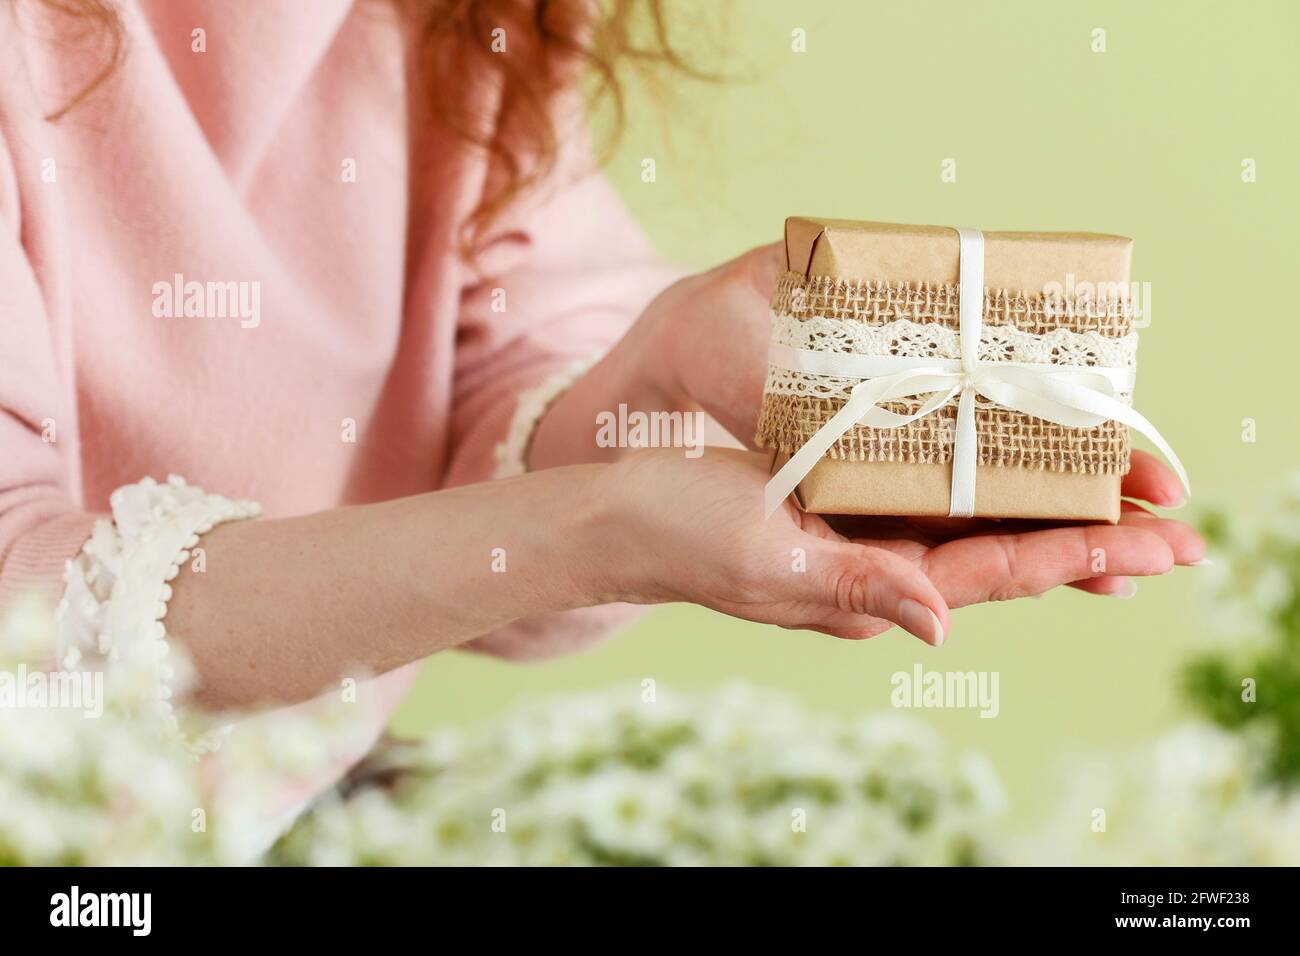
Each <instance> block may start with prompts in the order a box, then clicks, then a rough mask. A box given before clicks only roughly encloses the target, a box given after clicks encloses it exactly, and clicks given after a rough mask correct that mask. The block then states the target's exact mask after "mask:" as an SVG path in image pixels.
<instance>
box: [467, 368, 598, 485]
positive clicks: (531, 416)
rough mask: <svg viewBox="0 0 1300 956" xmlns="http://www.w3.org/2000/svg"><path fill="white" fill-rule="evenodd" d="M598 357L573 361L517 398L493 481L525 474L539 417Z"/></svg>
mask: <svg viewBox="0 0 1300 956" xmlns="http://www.w3.org/2000/svg"><path fill="white" fill-rule="evenodd" d="M601 354H602V353H599V352H598V353H594V354H592V355H588V356H587V357H585V358H581V359H575V360H574V361H572V362H570V363H569V364H568V365H566V366H565V367H564V368H563V369H561V370H560V371H558V372H556V373H555V374H554V375H552V376H551V377H550V378H548V379H546V380H545V381H544V382H542V383H541V384H540V385H538V386H536V387H535V388H530V389H529V390H528V391H526V392H524V393H523V394H522V395H520V396H519V404H518V405H517V406H516V407H515V414H514V417H513V418H512V419H511V420H510V427H509V428H508V429H507V430H506V437H505V440H504V441H502V442H501V443H500V444H498V445H497V447H496V469H495V470H494V471H493V473H492V477H493V478H512V477H514V476H515V475H522V474H525V473H526V472H527V471H528V447H529V445H530V444H531V443H532V440H533V433H534V432H535V431H537V426H538V424H539V423H540V422H541V420H542V416H543V415H545V414H546V411H547V409H549V408H550V407H551V405H552V404H554V403H555V401H556V399H558V398H559V397H560V396H561V395H563V394H564V393H565V392H567V391H568V390H569V389H570V388H571V387H572V386H573V383H574V382H576V381H577V380H578V379H580V378H582V376H584V375H586V374H587V372H588V370H589V369H590V368H591V367H592V366H593V365H595V364H596V363H597V362H598V361H600V358H601Z"/></svg>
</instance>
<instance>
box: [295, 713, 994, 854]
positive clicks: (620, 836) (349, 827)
mask: <svg viewBox="0 0 1300 956" xmlns="http://www.w3.org/2000/svg"><path fill="white" fill-rule="evenodd" d="M1001 801H1002V797H1001V791H1000V789H999V787H998V784H997V782H996V779H995V777H994V775H993V773H992V771H991V769H990V768H989V767H988V765H987V764H985V763H983V762H982V761H979V760H978V759H975V758H966V759H964V760H960V761H955V760H953V759H952V758H951V757H950V756H949V755H948V754H946V753H945V752H944V749H943V748H942V747H941V746H940V745H939V743H938V741H937V740H936V739H935V738H934V737H932V736H931V735H929V734H928V733H927V732H926V731H925V728H924V727H922V726H921V725H919V724H915V723H912V722H910V721H899V720H897V719H895V718H892V717H891V718H883V719H870V720H866V721H862V722H859V723H854V724H847V725H846V724H845V723H844V722H843V721H840V720H833V719H830V718H822V717H816V716H812V715H810V714H808V713H807V712H805V711H803V710H802V709H800V708H799V707H798V706H796V705H795V704H794V703H793V702H792V701H790V700H788V699H786V698H784V697H782V696H779V695H773V694H770V693H764V692H756V691H752V690H749V689H745V688H741V687H732V688H727V689H724V690H722V691H720V692H716V693H711V694H707V695H703V694H702V695H698V696H681V697H679V696H676V695H672V696H670V695H667V694H665V693H663V692H660V693H659V694H658V699H656V700H653V701H646V700H643V699H642V696H641V694H640V692H639V691H638V690H637V689H635V688H628V689H626V690H623V691H613V692H606V693H602V694H593V695H585V696H579V697H572V698H567V699H560V700H557V701H553V702H551V703H547V704H543V705H540V706H536V707H533V708H531V709H526V710H523V711H520V712H518V713H517V714H516V715H514V716H513V717H511V718H509V719H507V720H506V721H505V722H503V723H500V724H498V725H495V726H492V727H489V728H486V729H484V730H483V731H481V732H479V733H477V734H468V735H466V734H460V733H453V734H442V735H439V736H435V737H433V738H431V739H429V740H428V741H427V742H424V743H422V744H419V745H396V746H393V747H390V748H389V749H388V750H387V752H385V753H384V754H383V755H382V756H380V757H379V758H377V759H376V760H374V761H372V762H371V764H370V766H368V767H367V768H365V769H364V770H363V771H362V772H361V773H360V774H359V775H358V779H357V781H356V784H355V787H354V789H353V790H352V792H350V793H346V795H344V796H338V795H335V796H332V797H330V798H328V799H326V800H325V801H323V802H322V803H321V804H320V805H318V806H317V807H316V808H315V809H314V810H313V811H312V812H311V813H309V814H308V815H306V816H305V817H304V818H303V819H302V820H300V821H299V823H298V824H297V826H296V827H295V828H294V829H293V831H292V832H291V833H289V834H288V835H287V836H286V838H285V839H284V840H282V841H281V843H280V845H279V847H278V848H277V851H276V852H275V854H274V858H275V860H276V861H277V862H282V863H297V864H352V863H358V864H431V863H434V864H439V863H441V864H489V865H492V864H498V865H516V864H522V865H564V864H633V865H719V864H720V865H762V864H774V865H804V864H808V865H822V864H829V865H835V864H840V865H854V864H880V865H900V864H901V865H906V864H940V865H946V864H985V863H989V862H992V861H993V860H994V859H995V854H994V852H993V849H992V845H991V842H990V841H991V831H992V827H991V824H992V821H993V819H994V818H995V816H996V815H997V813H998V811H999V809H1000V807H1001Z"/></svg>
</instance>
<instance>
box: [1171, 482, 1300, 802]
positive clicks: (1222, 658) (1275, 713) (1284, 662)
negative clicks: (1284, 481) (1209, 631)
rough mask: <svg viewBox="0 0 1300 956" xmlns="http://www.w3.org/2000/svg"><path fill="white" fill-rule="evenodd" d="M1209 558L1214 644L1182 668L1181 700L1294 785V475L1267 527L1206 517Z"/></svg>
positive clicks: (1297, 748) (1298, 720) (1299, 496)
mask: <svg viewBox="0 0 1300 956" xmlns="http://www.w3.org/2000/svg"><path fill="white" fill-rule="evenodd" d="M1204 531H1205V533H1206V538H1207V540H1208V541H1209V542H1210V548H1211V551H1212V552H1213V553H1214V554H1215V558H1214V560H1215V563H1214V564H1213V565H1211V566H1210V567H1208V568H1206V570H1207V571H1208V572H1210V592H1211V601H1210V605H1211V614H1212V615H1213V618H1214V623H1215V625H1216V630H1217V631H1218V633H1219V634H1220V636H1221V640H1220V641H1218V642H1217V643H1216V645H1215V646H1214V647H1213V648H1210V649H1209V650H1207V651H1206V652H1204V653H1202V654H1201V655H1200V656H1198V657H1197V658H1196V659H1194V660H1193V661H1192V663H1191V664H1190V665H1189V666H1188V667H1187V669H1186V671H1185V674H1184V686H1185V690H1186V692H1187V696H1188V698H1189V699H1190V700H1191V702H1192V703H1193V705H1194V706H1196V707H1197V709H1198V710H1200V711H1201V712H1202V713H1203V714H1204V715H1205V716H1206V717H1208V718H1209V719H1210V720H1212V721H1214V722H1215V723H1216V724H1218V725H1220V726H1222V727H1224V728H1227V729H1229V730H1233V731H1240V732H1242V733H1243V734H1244V735H1245V737H1246V738H1247V739H1248V740H1249V741H1250V743H1251V746H1252V747H1254V748H1256V749H1257V750H1258V751H1259V753H1261V755H1262V760H1263V766H1262V768H1261V769H1262V770H1263V772H1264V773H1265V774H1266V775H1267V776H1268V778H1269V779H1271V780H1273V781H1275V782H1277V783H1279V784H1281V785H1283V786H1285V787H1287V788H1295V787H1297V786H1300V475H1297V476H1295V478H1293V480H1292V483H1291V487H1290V489H1289V491H1288V493H1287V494H1286V495H1285V496H1284V497H1283V498H1282V500H1281V501H1280V502H1279V503H1278V506H1277V508H1276V509H1275V511H1274V512H1273V514H1272V515H1271V516H1270V520H1269V523H1268V524H1267V525H1266V526H1262V527H1252V528H1242V527H1240V526H1235V525H1233V524H1231V523H1230V522H1229V521H1228V519H1227V517H1226V516H1225V515H1223V514H1221V513H1217V512H1216V513H1212V514H1210V515H1209V516H1208V517H1207V519H1206V521H1205V522H1204Z"/></svg>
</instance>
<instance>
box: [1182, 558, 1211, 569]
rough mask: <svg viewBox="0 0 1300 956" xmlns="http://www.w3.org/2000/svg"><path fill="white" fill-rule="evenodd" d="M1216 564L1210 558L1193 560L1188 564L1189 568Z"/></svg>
mask: <svg viewBox="0 0 1300 956" xmlns="http://www.w3.org/2000/svg"><path fill="white" fill-rule="evenodd" d="M1212 564H1214V562H1213V561H1211V560H1210V559H1209V558H1201V560H1199V561H1193V562H1192V563H1191V564H1189V565H1188V567H1189V568H1204V567H1208V566H1210V565H1212Z"/></svg>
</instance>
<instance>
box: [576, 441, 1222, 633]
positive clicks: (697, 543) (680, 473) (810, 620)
mask: <svg viewBox="0 0 1300 956" xmlns="http://www.w3.org/2000/svg"><path fill="white" fill-rule="evenodd" d="M767 464H768V462H767V457H766V456H764V455H760V454H754V453H749V452H737V451H729V450H724V449H709V450H708V451H707V452H706V453H705V454H704V456H703V457H702V458H699V459H695V460H688V459H686V458H685V457H684V456H683V455H682V454H681V452H680V451H644V452H638V453H636V454H634V455H630V456H628V457H626V458H624V459H623V460H622V461H621V462H619V463H618V464H616V465H614V466H612V467H610V468H608V469H606V470H605V472H604V474H603V476H602V477H601V479H600V483H601V484H602V485H603V486H604V487H605V488H606V489H607V490H606V492H605V495H604V497H605V500H607V501H609V502H611V504H610V510H611V512H612V514H613V515H615V516H616V518H615V520H613V521H612V522H611V525H610V527H611V528H612V529H613V532H612V533H613V534H614V535H615V536H616V537H617V539H618V542H619V544H618V550H619V551H620V552H621V553H622V554H623V555H624V557H623V559H622V561H621V562H620V567H621V568H622V569H624V570H625V571H626V572H627V573H628V574H630V575H631V577H630V578H629V579H628V580H626V581H623V582H621V583H620V584H619V586H618V587H617V588H616V590H618V591H619V592H620V593H621V595H622V597H623V598H624V599H626V600H633V601H640V602H645V603H657V602H662V601H691V602H694V603H698V604H703V605H706V606H708V607H711V608H713V609H715V610H718V611H722V612H723V613H726V614H730V615H732V616H734V617H740V618H745V619H746V620H751V621H759V622H763V623H769V624H777V625H780V626H782V627H789V628H806V629H809V630H815V631H821V632H823V633H827V634H832V635H835V636H837V637H843V638H850V639H860V638H866V637H873V636H875V635H876V634H879V633H881V632H882V631H884V630H886V629H888V628H889V627H890V626H891V625H894V624H897V625H899V626H901V627H903V628H904V629H905V630H907V631H910V632H911V633H913V634H915V635H916V636H917V637H919V638H921V640H923V641H925V642H926V643H929V644H933V645H938V644H941V643H943V640H944V637H945V635H946V634H947V633H948V630H949V627H950V619H949V609H950V608H955V607H961V606H963V605H967V604H975V603H979V602H982V601H1000V600H1008V599H1011V598H1016V597H1027V596H1033V595H1038V594H1042V593H1044V592H1045V591H1049V590H1051V589H1052V588H1054V587H1056V586H1058V585H1061V584H1075V585H1076V586H1079V587H1082V588H1084V589H1085V590H1091V591H1094V592H1097V593H1122V590H1123V582H1125V581H1127V579H1128V576H1130V575H1151V574H1163V573H1165V572H1167V571H1169V570H1170V569H1171V568H1172V567H1173V566H1174V565H1175V564H1191V563H1194V562H1196V561H1198V560H1200V558H1201V557H1202V556H1203V555H1204V544H1203V543H1202V542H1201V540H1200V538H1199V537H1198V536H1197V535H1196V533H1195V532H1194V531H1192V530H1191V529H1190V528H1188V527H1187V526H1186V525H1183V524H1181V523H1179V522H1176V521H1169V520H1166V519H1161V518H1157V517H1155V516H1153V515H1150V514H1148V513H1146V512H1145V511H1143V510H1142V509H1140V508H1137V506H1130V507H1129V508H1127V509H1126V511H1125V513H1124V517H1123V518H1122V520H1121V521H1120V523H1119V524H1118V525H1114V526H1111V525H1087V526H1076V527H1049V528H1042V527H1041V526H1039V528H1040V529H1039V530H1026V527H1025V525H1024V523H1019V524H1012V523H1009V522H1007V523H1001V524H999V523H997V522H988V521H976V522H962V523H960V524H957V523H954V522H949V521H933V520H922V519H916V520H905V519H892V518H891V519H868V518H857V519H852V520H851V521H849V522H847V523H845V524H844V525H843V526H842V527H841V530H836V529H835V528H833V527H832V526H831V524H828V523H827V521H826V520H824V519H822V518H820V517H818V516H816V515H809V514H805V513H803V512H800V511H798V510H797V509H796V508H795V507H794V506H793V505H792V504H790V503H789V502H787V503H786V504H785V505H784V506H783V507H782V509H781V510H780V511H779V512H777V513H776V514H775V515H773V516H772V518H771V519H770V520H768V521H764V520H763V515H762V488H763V485H764V483H765V482H766V481H767V478H768V469H767ZM1176 490H1177V484H1176V482H1175V481H1174V480H1173V479H1172V476H1170V475H1169V474H1168V473H1167V472H1166V471H1165V470H1164V469H1163V468H1162V466H1160V465H1159V464H1158V463H1156V462H1155V461H1154V459H1152V458H1151V457H1150V456H1148V455H1143V454H1142V453H1140V452H1139V453H1135V458H1134V469H1133V472H1132V474H1131V475H1130V477H1129V480H1128V482H1127V483H1126V486H1125V491H1126V493H1128V494H1132V495H1138V496H1142V497H1147V498H1153V499H1156V500H1161V501H1167V500H1168V499H1169V497H1170V495H1172V494H1174V493H1176ZM833 520H834V519H833ZM837 523H838V522H837ZM841 532H845V533H841ZM1099 557H1101V558H1102V559H1104V563H1103V562H1099Z"/></svg>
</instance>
